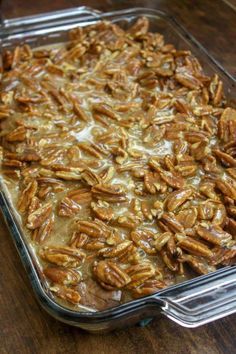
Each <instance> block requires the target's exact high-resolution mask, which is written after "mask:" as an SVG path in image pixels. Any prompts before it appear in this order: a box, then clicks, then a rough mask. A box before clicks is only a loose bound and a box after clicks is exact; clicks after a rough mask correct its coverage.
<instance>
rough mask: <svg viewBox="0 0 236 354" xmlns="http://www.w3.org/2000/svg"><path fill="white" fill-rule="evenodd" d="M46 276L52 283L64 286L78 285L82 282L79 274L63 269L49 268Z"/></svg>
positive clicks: (45, 270) (45, 272)
mask: <svg viewBox="0 0 236 354" xmlns="http://www.w3.org/2000/svg"><path fill="white" fill-rule="evenodd" d="M43 272H44V274H45V275H46V277H47V278H48V279H50V281H52V282H53V283H57V284H62V285H77V284H78V283H79V282H80V280H81V275H80V273H79V272H77V271H76V270H73V269H67V268H63V267H52V266H51V267H47V268H45V269H44V271H43Z"/></svg>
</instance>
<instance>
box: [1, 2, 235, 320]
mask: <svg viewBox="0 0 236 354" xmlns="http://www.w3.org/2000/svg"><path fill="white" fill-rule="evenodd" d="M83 8H84V9H85V8H86V9H87V10H88V11H89V10H91V11H94V10H93V9H89V8H87V7H83ZM56 12H57V11H56ZM56 12H55V11H52V12H49V13H47V14H55V13H56ZM141 12H142V13H141ZM43 15H44V14H39V15H34V16H26V17H19V18H16V19H11V20H10V21H11V23H14V21H20V20H22V19H25V20H27V21H28V22H30V21H31V20H32V18H34V19H36V18H37V17H40V16H43ZM127 15H133V16H137V17H139V16H141V15H143V16H145V15H146V16H148V15H149V16H159V17H162V18H163V19H164V20H165V21H167V22H169V23H170V24H171V25H172V26H174V27H177V31H178V32H180V34H181V35H182V36H184V37H185V38H186V39H187V41H189V42H190V43H191V44H193V45H194V46H195V47H196V49H197V50H198V51H200V52H201V53H202V54H203V55H204V56H205V57H206V59H207V60H208V61H210V63H211V65H213V67H216V68H217V70H218V71H220V72H221V74H222V75H223V76H224V77H225V78H226V79H227V81H230V84H231V85H233V86H234V85H235V83H236V79H234V77H232V76H231V75H230V74H229V73H228V72H227V71H226V70H225V69H224V68H223V67H222V66H221V65H220V64H219V63H218V62H217V61H216V60H215V59H214V58H213V57H212V56H211V55H210V54H209V53H208V51H207V50H206V49H205V48H204V47H203V46H202V45H201V43H199V42H198V41H197V40H196V39H195V38H194V37H193V36H192V35H191V34H189V32H188V31H187V30H186V29H185V28H184V26H182V25H181V24H180V23H179V22H178V21H176V19H175V18H174V17H173V16H170V15H169V14H168V13H166V12H164V11H160V10H156V9H151V8H145V7H135V8H128V9H124V10H117V11H110V12H101V13H99V11H96V10H95V14H94V13H91V15H86V16H85V17H82V18H78V21H77V25H78V26H79V25H81V24H83V23H85V24H89V23H93V22H97V21H99V20H102V19H107V18H111V20H112V17H114V16H115V17H117V18H120V19H122V17H121V16H127ZM27 21H26V22H27ZM2 30H3V27H2V25H1V26H0V32H1V31H2ZM175 30H176V28H175ZM23 33H24V30H22V34H23ZM0 40H2V41H4V35H1V37H0ZM0 188H1V189H2V190H1V191H0V207H1V209H2V212H3V214H4V217H5V219H6V223H7V226H8V228H9V229H10V233H11V235H12V238H13V241H14V243H15V244H16V248H17V250H18V252H19V253H20V258H21V260H22V262H23V265H24V266H25V268H26V270H27V274H28V276H29V278H30V281H31V284H32V287H33V290H34V292H35V294H36V296H37V298H38V299H39V300H41V301H42V305H43V307H44V308H46V309H48V308H52V310H53V311H55V312H58V313H60V314H61V315H63V316H69V317H70V319H71V320H84V321H83V322H82V323H85V322H86V323H88V322H90V321H93V322H95V323H99V322H102V320H105V319H106V320H109V319H110V320H111V319H115V318H117V317H120V316H122V315H123V314H128V313H129V312H130V311H134V310H135V309H140V307H141V306H144V307H146V306H148V305H152V304H153V302H155V303H156V302H159V303H162V298H161V297H162V296H163V295H165V294H167V293H170V292H171V291H178V289H179V288H183V287H184V286H186V285H190V286H191V285H194V283H197V281H198V280H201V279H204V280H208V279H210V278H212V277H214V276H217V275H220V273H222V271H223V270H224V271H225V270H227V268H229V269H230V268H231V267H224V268H222V269H219V270H217V271H215V272H212V273H209V274H207V275H202V276H198V277H196V278H194V279H191V280H187V281H184V282H182V283H180V284H177V285H173V286H170V287H168V288H166V289H163V290H160V291H158V292H156V293H154V294H151V295H148V296H144V297H142V298H139V299H134V300H130V301H129V302H126V303H124V304H121V305H118V306H114V307H111V308H108V309H106V310H102V311H96V312H84V311H76V310H71V309H69V308H66V307H65V306H63V305H61V304H59V303H57V302H56V300H54V299H53V297H51V296H49V295H48V294H47V292H46V289H45V288H44V286H43V284H42V281H41V280H40V276H39V275H38V273H37V270H36V267H35V265H34V264H33V263H34V262H33V259H32V255H31V252H30V251H29V247H28V245H27V242H26V241H25V240H24V236H23V233H22V232H21V228H20V227H19V225H18V223H17V220H16V219H15V217H14V209H12V207H11V205H10V204H9V200H8V198H7V195H6V194H5V193H4V186H3V185H2V181H0ZM45 306H46V307H45ZM79 323H81V322H79Z"/></svg>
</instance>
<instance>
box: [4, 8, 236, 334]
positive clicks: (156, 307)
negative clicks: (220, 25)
mask: <svg viewBox="0 0 236 354" xmlns="http://www.w3.org/2000/svg"><path fill="white" fill-rule="evenodd" d="M140 16H146V17H147V18H148V19H149V21H150V25H151V31H153V32H160V33H162V34H163V35H164V37H165V39H166V40H167V41H168V42H170V43H173V44H174V45H175V46H176V47H177V48H181V49H189V50H191V51H192V52H193V54H195V55H196V57H197V58H199V60H200V61H201V63H202V65H203V67H204V69H205V71H206V72H207V73H208V74H212V73H218V75H219V77H220V78H221V80H222V81H223V83H224V87H225V92H226V95H227V98H228V100H229V101H231V102H230V103H231V105H232V104H234V101H233V96H235V93H236V92H235V81H234V79H233V78H232V77H230V76H229V75H228V74H227V73H226V72H224V70H223V69H222V68H220V67H219V66H218V65H217V63H215V61H214V59H213V58H210V57H209V55H208V54H207V52H206V50H205V49H204V48H202V47H201V46H200V44H199V43H197V42H196V41H195V40H194V39H193V38H192V37H191V36H190V35H189V34H188V33H187V32H186V31H185V30H184V29H183V28H182V27H181V26H180V25H179V24H178V23H176V21H175V20H173V19H172V18H170V17H169V16H167V15H166V14H164V13H162V12H159V11H155V10H151V9H142V8H136V9H135V8H134V9H130V10H124V11H117V12H111V13H104V14H102V13H99V12H98V11H94V10H91V9H88V8H84V7H83V8H75V9H71V10H67V11H59V12H58V11H57V12H53V13H47V14H41V15H39V16H32V17H25V18H19V19H13V20H3V21H2V24H1V33H0V40H1V50H2V51H4V50H6V49H12V48H14V47H15V46H16V45H18V44H21V43H28V44H30V45H31V46H32V47H41V46H43V45H49V44H55V43H59V42H63V41H64V40H65V38H66V32H67V31H68V30H69V29H72V28H74V27H77V26H86V25H89V24H93V23H96V22H97V21H99V20H109V21H112V22H114V23H118V24H119V25H121V26H122V27H126V26H127V25H129V24H130V23H133V22H134V21H135V20H137V19H138V18H139V17H140ZM0 206H1V209H2V212H3V215H4V218H5V220H6V222H7V225H8V227H9V229H10V232H11V235H12V237H13V240H14V242H15V244H16V247H17V250H18V252H19V254H20V256H21V258H22V261H23V264H24V266H25V268H26V270H27V273H28V274H29V276H30V280H31V283H32V286H33V289H34V291H35V294H36V296H37V298H38V300H39V302H40V303H41V305H42V306H43V307H44V308H45V309H46V310H47V311H48V312H49V313H50V314H51V315H53V316H54V317H55V318H57V319H58V320H61V321H63V322H65V323H68V324H71V325H74V326H77V327H80V328H83V329H86V330H89V331H91V332H98V331H108V330H112V329H115V328H118V327H123V326H126V325H131V324H134V323H138V322H141V323H142V324H144V323H146V320H147V319H149V318H152V317H153V316H156V315H158V314H161V313H162V314H164V315H166V316H167V317H169V318H170V319H172V320H174V321H175V322H177V323H179V324H180V325H183V326H186V327H197V326H199V325H202V324H204V323H207V322H211V321H213V320H215V319H218V318H220V317H224V316H226V315H229V314H231V313H234V312H236V267H235V266H232V267H225V268H223V269H221V270H219V271H217V272H214V273H211V274H209V275H207V276H201V277H198V278H195V279H193V280H191V281H186V282H184V283H181V284H180V285H176V286H172V287H169V288H168V289H165V290H162V291H159V292H157V293H155V294H154V295H150V296H147V297H144V298H141V299H139V300H134V301H131V302H128V303H125V304H123V305H120V306H118V307H115V308H112V309H109V310H105V311H100V312H96V313H92V312H75V311H72V310H69V309H67V308H65V307H63V306H61V305H59V304H58V303H56V302H55V301H54V300H53V299H52V298H51V296H50V294H49V292H48V290H47V288H46V286H45V283H44V280H43V277H42V272H41V270H40V268H39V266H38V264H37V261H36V259H35V256H34V254H33V252H32V250H31V248H30V247H29V245H28V244H27V242H26V238H25V236H24V233H23V232H22V230H21V227H20V224H19V220H18V217H17V214H16V212H15V211H14V208H13V206H12V204H11V200H10V198H9V195H8V192H7V189H6V186H5V185H4V183H3V182H2V181H1V192H0Z"/></svg>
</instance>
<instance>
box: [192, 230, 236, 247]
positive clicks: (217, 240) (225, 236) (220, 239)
mask: <svg viewBox="0 0 236 354" xmlns="http://www.w3.org/2000/svg"><path fill="white" fill-rule="evenodd" d="M196 231H197V234H198V235H199V236H200V237H201V238H203V239H204V240H206V241H208V242H210V243H213V244H215V245H220V246H224V245H226V244H227V243H228V242H229V241H231V239H232V236H231V235H230V234H229V233H227V232H226V231H224V230H222V229H221V227H220V226H217V225H214V226H211V225H207V226H203V225H198V226H197V228H196Z"/></svg>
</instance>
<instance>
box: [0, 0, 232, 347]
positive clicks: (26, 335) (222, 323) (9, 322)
mask: <svg viewBox="0 0 236 354" xmlns="http://www.w3.org/2000/svg"><path fill="white" fill-rule="evenodd" d="M1 3H2V9H3V10H4V14H5V15H6V16H8V17H15V16H22V15H29V14H33V13H38V12H45V11H49V10H56V9H62V8H66V7H72V6H79V5H87V6H93V7H96V8H98V9H100V10H106V11H108V10H111V9H118V8H124V7H126V8H127V7H133V6H143V7H145V6H146V7H153V8H158V9H163V10H166V11H168V12H169V13H171V14H172V15H174V16H175V17H176V18H177V19H178V20H179V21H180V22H181V23H182V24H183V25H185V26H186V27H187V28H188V30H189V31H190V32H191V33H192V34H193V35H195V36H196V38H197V39H198V40H200V41H201V42H202V43H203V45H205V46H206V47H207V48H208V50H209V51H210V53H211V54H212V55H214V56H215V58H216V59H217V60H218V61H219V62H220V63H221V64H223V65H224V66H225V68H226V69H227V70H228V72H229V73H230V74H231V75H234V76H236V71H235V69H236V66H235V63H236V51H235V38H236V0H227V1H221V0H215V1H210V0H196V1H194V2H193V1H191V0H179V1H178V0H166V1H164V0H143V1H142V0H140V1H139V0H136V1H132V0H120V1H115V0H114V1H113V0H100V1H99V0H87V1H76V0H55V1H48V0H40V1H39V2H37V1H29V0H5V1H2V2H1ZM0 235H1V236H0V269H1V271H0V354H12V353H14V354H18V353H19V354H26V353H30V354H31V353H32V354H37V353H44V354H59V353H63V354H64V353H81V354H82V353H92V354H93V353H99V354H101V353H105V354H106V353H112V354H116V353H122V354H123V353H137V354H142V353H145V354H146V353H148V354H152V353H165V354H168V353H170V354H175V353H178V354H179V353H191V354H193V353H201V354H204V353H206V354H215V353H227V354H228V353H230V354H233V353H236V336H235V333H236V316H235V315H232V316H230V317H228V318H225V319H222V320H219V321H217V322H214V323H211V324H209V325H206V326H204V327H201V328H197V329H185V328H181V327H179V326H178V325H176V324H174V323H172V322H171V321H169V320H167V319H164V318H163V319H161V320H159V321H157V320H154V321H153V322H152V323H151V324H150V325H148V326H147V327H145V328H141V327H133V328H130V329H125V330H120V331H116V332H113V333H110V334H106V335H91V334H88V333H85V332H83V331H81V330H79V329H76V328H72V327H69V326H66V325H64V324H61V323H59V322H57V321H56V320H54V319H53V318H51V317H50V316H49V315H47V314H46V313H45V312H44V311H43V310H42V309H41V308H40V306H39V305H38V303H37V302H36V300H35V297H34V295H33V292H32V289H31V286H30V282H29V280H28V278H27V275H26V274H25V271H24V269H23V267H22V264H21V261H20V259H19V257H18V255H17V252H16V250H15V248H14V245H13V243H12V240H11V238H10V235H9V233H8V231H7V229H6V227H5V225H4V223H3V221H1V220H0Z"/></svg>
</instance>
